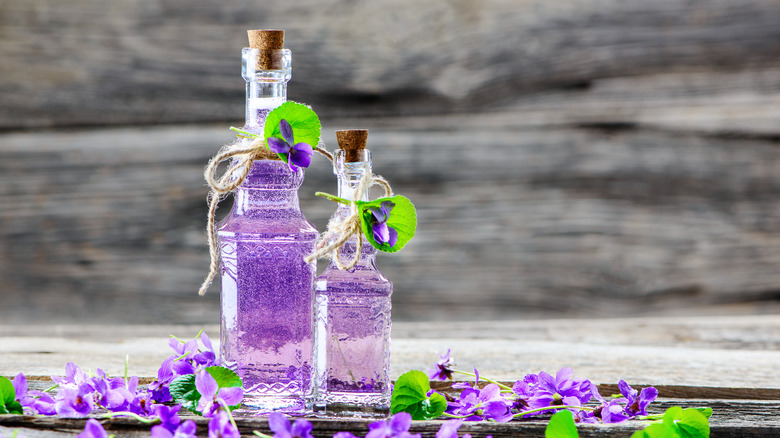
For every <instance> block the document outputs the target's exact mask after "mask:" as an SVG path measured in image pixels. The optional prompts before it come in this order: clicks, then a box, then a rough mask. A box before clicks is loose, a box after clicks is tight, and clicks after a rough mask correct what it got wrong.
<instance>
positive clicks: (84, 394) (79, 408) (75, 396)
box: [54, 383, 95, 418]
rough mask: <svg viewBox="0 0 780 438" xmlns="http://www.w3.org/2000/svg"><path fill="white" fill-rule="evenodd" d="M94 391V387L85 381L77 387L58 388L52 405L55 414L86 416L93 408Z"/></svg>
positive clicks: (70, 416) (61, 415) (74, 416)
mask: <svg viewBox="0 0 780 438" xmlns="http://www.w3.org/2000/svg"><path fill="white" fill-rule="evenodd" d="M94 392H95V390H94V388H92V387H91V386H89V385H88V384H86V383H82V384H81V385H79V387H78V388H72V387H71V386H65V387H62V388H60V390H59V392H57V399H56V400H57V402H56V403H55V405H54V408H55V410H56V411H57V415H59V416H60V417H64V418H81V417H86V416H87V415H88V414H89V413H90V412H92V410H93V409H94V408H95V402H94V400H93V396H94V395H93V393H94Z"/></svg>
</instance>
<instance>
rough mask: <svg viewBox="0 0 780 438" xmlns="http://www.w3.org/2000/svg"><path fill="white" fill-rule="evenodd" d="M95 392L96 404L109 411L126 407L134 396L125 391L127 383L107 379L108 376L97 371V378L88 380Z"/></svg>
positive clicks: (117, 379) (99, 370)
mask: <svg viewBox="0 0 780 438" xmlns="http://www.w3.org/2000/svg"><path fill="white" fill-rule="evenodd" d="M90 383H91V386H92V388H94V390H95V396H96V397H97V400H96V402H97V404H98V405H99V406H101V407H104V408H106V409H108V410H110V411H120V410H124V409H125V408H126V407H127V404H128V403H129V402H130V401H132V400H133V398H134V395H133V394H131V393H130V391H129V390H128V389H127V383H126V382H125V381H124V379H122V378H121V377H117V378H113V379H112V378H109V377H108V375H107V374H106V373H105V372H104V371H103V370H101V369H100V368H98V369H97V376H95V377H92V378H91V379H90Z"/></svg>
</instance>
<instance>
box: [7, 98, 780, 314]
mask: <svg viewBox="0 0 780 438" xmlns="http://www.w3.org/2000/svg"><path fill="white" fill-rule="evenodd" d="M512 114H513V113H511V112H510V113H506V112H497V113H495V114H492V115H480V116H465V115H463V116H449V117H438V116H431V117H409V118H395V119H372V118H365V119H354V118H352V119H340V120H334V121H331V122H328V123H326V125H325V140H326V143H327V144H329V145H333V144H334V139H333V134H332V133H333V130H334V129H340V128H349V127H365V128H370V130H371V134H370V137H369V146H370V148H371V149H372V150H373V151H374V161H375V171H376V172H377V173H379V174H382V175H384V176H385V177H387V178H389V180H390V181H391V182H392V184H393V186H394V187H395V189H396V191H397V192H399V193H404V194H405V195H407V196H409V198H411V199H412V200H413V201H414V202H415V203H416V204H417V205H418V207H419V215H418V216H419V232H418V235H417V237H416V238H415V239H414V240H413V241H412V243H411V244H410V245H409V246H408V247H407V248H406V249H404V251H402V252H400V253H398V254H396V255H393V256H380V258H379V265H380V267H381V269H382V271H383V272H384V273H385V274H386V275H387V276H388V277H389V278H390V279H391V280H392V281H393V282H394V284H395V296H394V316H395V317H396V318H397V319H398V320H404V319H407V320H408V319H417V320H422V319H452V318H463V317H467V318H469V319H488V318H495V317H498V318H516V317H517V316H519V315H522V316H523V317H528V318H538V317H543V316H547V317H549V316H555V315H559V316H597V315H601V316H606V315H609V316H619V315H634V314H640V313H646V314H653V313H656V314H658V313H667V314H668V313H671V314H686V313H691V312H705V313H723V312H729V313H767V312H777V310H778V306H777V296H778V294H777V291H778V284H780V271H778V269H777V266H778V260H780V219H779V218H780V202H778V201H780V199H778V198H780V171H778V170H780V168H778V163H780V149H778V148H777V146H776V144H775V143H776V142H775V141H774V140H769V139H767V138H752V139H750V138H744V137H732V136H727V135H706V136H702V135H701V134H700V133H695V132H685V131H683V132H677V131H667V130H653V129H641V128H637V129H622V130H617V131H615V130H609V129H608V130H605V129H600V128H595V127H559V128H557V129H553V130H551V129H548V128H547V127H543V126H533V125H529V126H523V125H519V126H518V125H515V123H514V121H515V120H516V116H513V115H512ZM483 126H488V128H484V129H489V130H490V133H491V134H490V137H489V138H488V139H482V138H480V137H479V135H477V134H475V132H479V131H480V129H483V128H482V127H483ZM229 139H230V134H229V132H228V131H227V129H225V127H224V126H213V127H211V126H189V127H155V128H151V127H149V128H117V129H104V130H68V131H50V132H42V133H8V134H3V135H0V145H2V147H0V202H1V205H2V208H1V209H0V234H1V235H2V236H3V238H2V239H0V260H2V263H0V278H3V279H4V281H3V284H2V286H0V288H2V290H3V293H2V295H0V304H1V305H0V314H2V317H3V318H4V321H6V322H25V321H31V320H46V321H48V322H65V321H69V320H79V321H92V322H109V321H114V322H117V323H120V322H123V323H207V322H211V323H213V322H216V320H217V317H218V316H217V315H218V304H217V296H218V290H219V289H218V288H219V286H218V285H215V286H214V287H213V289H212V291H211V293H210V294H208V295H207V296H206V297H205V298H198V297H196V296H195V295H194V291H195V290H196V288H197V285H198V284H199V282H200V281H201V279H202V276H203V275H204V271H205V269H206V267H207V265H208V260H207V251H206V246H205V234H204V233H205V211H206V203H205V198H206V192H207V190H206V187H205V184H204V182H203V179H202V169H203V166H204V163H206V161H207V160H208V158H209V156H210V155H211V154H213V153H214V152H215V151H216V149H217V148H218V146H219V145H221V144H222V143H224V142H226V141H228V140H229ZM475 142H476V143H477V144H478V145H479V146H480V147H479V148H475V147H474V144H475ZM331 147H332V146H331ZM317 190H323V191H331V192H333V191H335V181H334V179H333V176H332V173H331V170H330V164H329V163H328V162H326V160H324V159H322V158H321V157H318V158H317V159H315V161H314V164H313V165H312V167H311V168H310V169H309V170H308V172H307V179H306V182H305V183H304V186H303V188H302V190H301V204H302V208H303V210H304V212H305V214H306V215H307V217H308V218H309V219H310V220H312V221H313V222H314V223H315V225H316V226H318V228H319V229H321V230H322V229H324V227H325V225H326V223H327V218H328V216H329V215H330V214H331V212H332V211H333V205H332V204H331V203H330V202H328V201H325V200H323V199H321V198H315V197H314V196H312V195H313V193H314V192H315V191H317ZM227 208H229V203H228V204H226V206H225V207H223V208H222V210H221V213H220V214H224V212H225V211H226V210H227ZM477 291H478V293H477Z"/></svg>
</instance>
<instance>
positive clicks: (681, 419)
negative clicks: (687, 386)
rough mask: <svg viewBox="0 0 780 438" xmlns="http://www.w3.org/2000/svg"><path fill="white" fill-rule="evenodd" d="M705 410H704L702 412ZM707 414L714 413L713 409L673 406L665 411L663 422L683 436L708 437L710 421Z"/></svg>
mask: <svg viewBox="0 0 780 438" xmlns="http://www.w3.org/2000/svg"><path fill="white" fill-rule="evenodd" d="M702 411H703V412H702ZM707 414H710V415H712V409H709V408H704V409H702V410H700V409H697V408H688V409H684V410H683V408H681V407H679V406H672V407H671V408H669V409H667V410H666V412H665V413H664V420H663V424H664V426H666V427H667V428H671V429H673V430H674V431H675V432H676V433H677V435H678V436H680V437H682V438H707V437H709V436H710V422H709V420H708V419H707Z"/></svg>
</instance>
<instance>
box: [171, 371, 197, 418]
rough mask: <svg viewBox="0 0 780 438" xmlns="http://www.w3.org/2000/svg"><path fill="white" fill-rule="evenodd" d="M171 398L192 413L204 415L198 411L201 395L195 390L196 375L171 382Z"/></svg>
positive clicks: (188, 375)
mask: <svg viewBox="0 0 780 438" xmlns="http://www.w3.org/2000/svg"><path fill="white" fill-rule="evenodd" d="M170 389H171V397H173V402H174V403H176V404H178V405H182V406H183V407H184V408H186V409H189V410H190V411H192V412H194V413H196V414H198V415H203V414H202V413H200V412H199V411H198V402H199V401H200V393H199V392H198V389H197V388H195V374H187V375H184V376H179V377H177V378H176V379H174V380H173V382H171V386H170Z"/></svg>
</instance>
